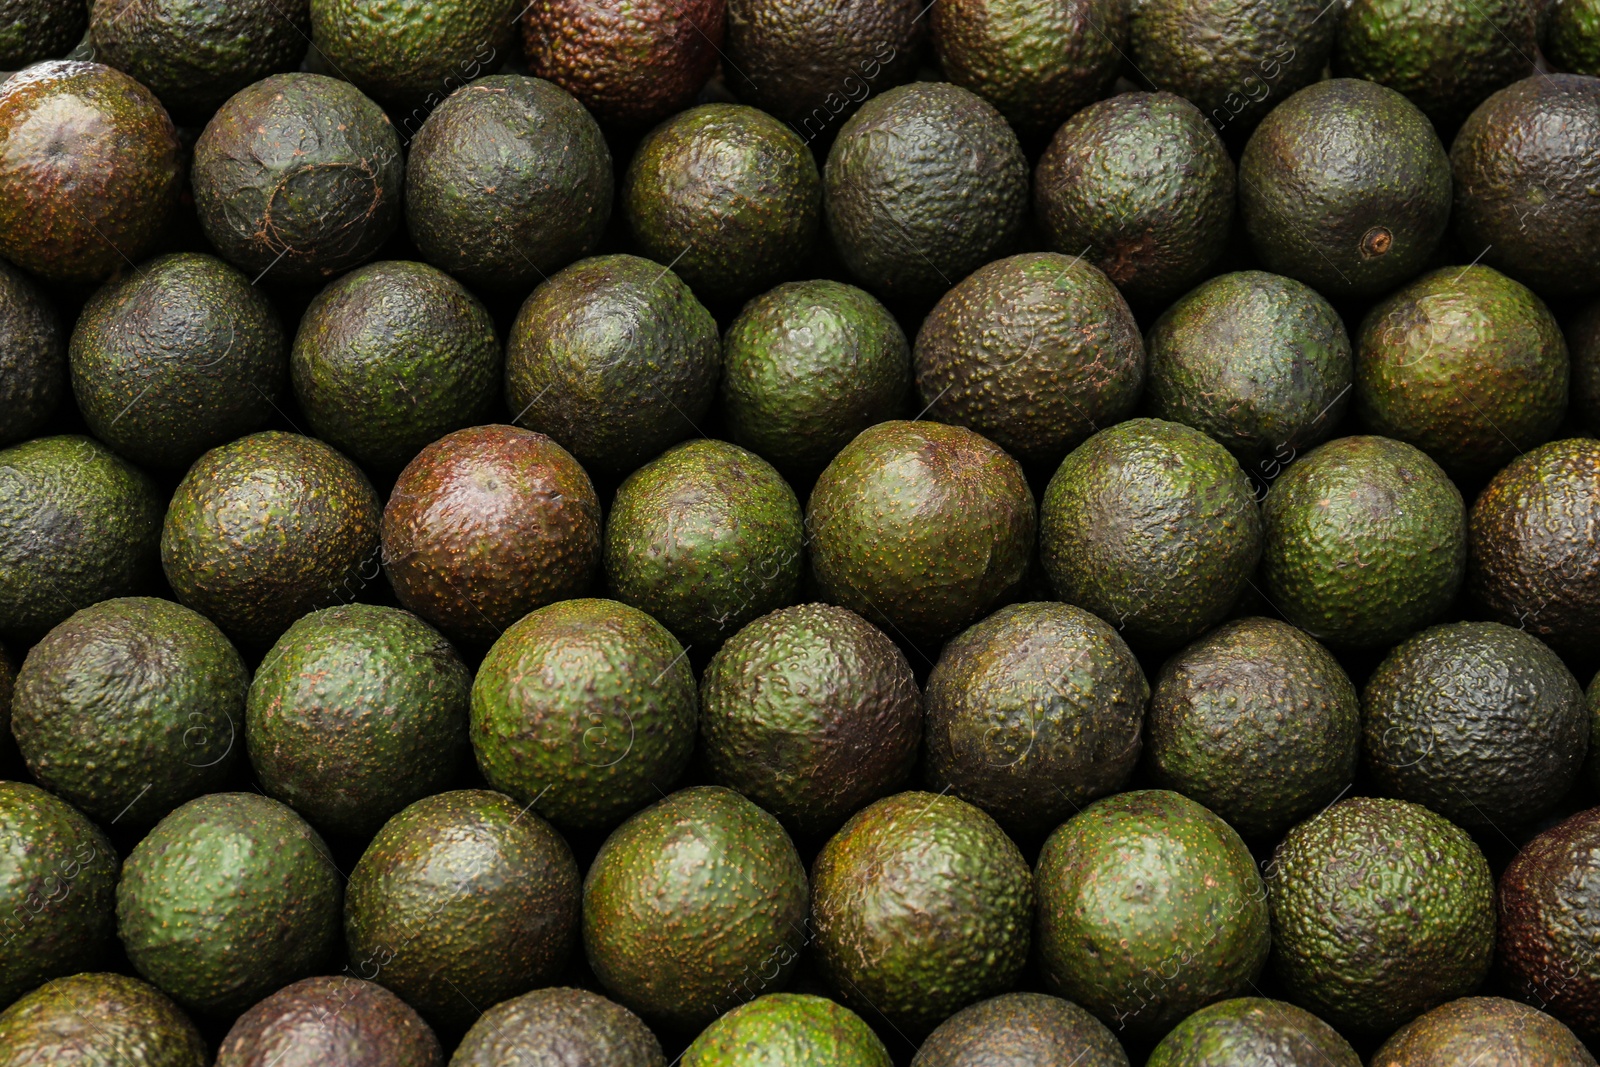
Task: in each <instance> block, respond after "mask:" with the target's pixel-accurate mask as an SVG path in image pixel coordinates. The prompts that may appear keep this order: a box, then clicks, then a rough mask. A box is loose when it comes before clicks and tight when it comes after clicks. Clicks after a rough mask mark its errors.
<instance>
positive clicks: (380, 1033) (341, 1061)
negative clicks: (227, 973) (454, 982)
mask: <svg viewBox="0 0 1600 1067" xmlns="http://www.w3.org/2000/svg"><path fill="white" fill-rule="evenodd" d="M329 1064H336V1065H337V1067H443V1064H444V1054H443V1052H442V1051H441V1050H440V1048H439V1039H438V1038H436V1037H434V1036H433V1031H432V1030H430V1029H428V1024H427V1023H425V1022H423V1021H422V1019H421V1017H420V1016H418V1015H417V1013H416V1012H415V1011H413V1010H411V1007H410V1006H409V1005H407V1004H406V1002H405V1001H403V1000H401V999H400V998H399V997H397V996H395V995H394V994H393V993H391V992H389V991H388V990H387V989H385V988H383V987H382V986H381V985H377V984H375V983H373V982H367V981H363V980H361V979H360V978H351V977H350V976H349V975H339V976H337V977H333V978H306V979H303V980H301V981H299V982H296V983H294V984H293V985H289V986H285V987H284V988H282V989H280V990H278V991H277V992H276V993H274V994H272V996H270V997H268V998H267V999H266V1000H263V1001H261V1002H260V1003H259V1004H257V1005H256V1006H255V1007H253V1008H251V1009H250V1010H249V1011H247V1012H245V1013H244V1014H243V1015H241V1016H239V1018H238V1019H237V1020H236V1021H235V1022H234V1024H233V1028H232V1029H230V1030H229V1031H228V1036H227V1037H226V1038H224V1039H223V1042H222V1047H221V1048H219V1049H218V1050H217V1062H216V1067H325V1065H329Z"/></svg>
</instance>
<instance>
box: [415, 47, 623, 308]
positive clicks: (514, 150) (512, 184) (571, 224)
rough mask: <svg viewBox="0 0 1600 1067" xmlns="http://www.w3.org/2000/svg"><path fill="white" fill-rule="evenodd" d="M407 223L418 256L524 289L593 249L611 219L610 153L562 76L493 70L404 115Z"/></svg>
mask: <svg viewBox="0 0 1600 1067" xmlns="http://www.w3.org/2000/svg"><path fill="white" fill-rule="evenodd" d="M400 125H401V130H402V132H403V134H404V135H405V136H406V137H407V139H408V140H409V141H410V151H409V153H408V154H407V156H406V180H405V187H406V191H405V196H406V226H407V228H408V229H409V230H410V233H411V240H412V242H413V243H414V244H415V245H416V246H417V249H418V250H419V251H420V252H421V253H422V256H423V258H424V259H426V260H427V261H428V262H430V263H432V264H433V265H434V266H436V267H440V268H443V269H444V270H447V271H449V272H450V273H451V274H453V275H455V276H456V277H457V278H460V279H461V280H462V281H464V282H467V283H468V284H469V285H473V286H476V287H479V288H482V289H486V290H492V291H498V292H506V291H511V292H519V293H520V292H522V291H525V290H527V289H528V288H530V287H531V286H532V285H533V284H534V283H535V282H537V281H539V280H540V279H542V278H543V277H545V276H546V275H548V274H554V273H555V272H556V271H558V270H560V269H561V268H562V267H565V266H566V265H567V264H568V263H571V262H572V261H573V260H576V259H581V258H582V257H584V256H587V255H589V254H590V253H592V252H593V251H594V250H595V246H596V245H598V244H599V243H600V238H601V236H602V235H603V234H604V233H605V229H606V223H607V222H609V221H610V219H611V194H612V183H613V178H612V174H611V152H610V150H609V149H608V148H607V147H606V142H605V138H604V137H603V136H602V135H601V133H600V124H599V123H597V122H595V120H594V117H593V116H591V115H590V114H589V113H588V112H587V111H585V110H584V109H583V105H582V104H579V103H578V101H577V100H575V99H573V96H572V94H571V93H569V92H567V91H566V90H564V89H562V88H561V87H560V86H557V85H553V84H551V83H550V82H547V81H542V80H540V79H538V78H525V77H522V76H520V75H511V74H491V75H490V76H488V77H486V78H481V79H479V80H478V81H475V82H473V83H472V84H471V85H468V86H465V87H463V88H462V89H461V90H460V91H459V92H456V93H452V94H451V95H450V96H449V97H447V98H446V99H445V100H444V102H443V103H441V104H440V105H439V106H438V107H437V108H436V109H434V111H433V112H432V114H430V115H428V116H427V121H425V122H423V123H422V127H421V129H414V128H413V127H412V124H411V120H410V119H409V118H408V119H402V120H401V123H400Z"/></svg>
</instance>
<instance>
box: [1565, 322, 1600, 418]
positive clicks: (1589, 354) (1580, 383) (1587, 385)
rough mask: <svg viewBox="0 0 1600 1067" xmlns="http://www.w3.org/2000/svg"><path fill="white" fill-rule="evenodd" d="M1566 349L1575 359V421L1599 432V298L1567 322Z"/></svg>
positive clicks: (1573, 408) (1571, 399)
mask: <svg viewBox="0 0 1600 1067" xmlns="http://www.w3.org/2000/svg"><path fill="white" fill-rule="evenodd" d="M1566 338H1567V352H1568V356H1569V357H1570V361H1571V363H1572V388H1571V395H1570V397H1569V400H1570V401H1571V403H1572V414H1573V417H1574V421H1576V422H1577V423H1578V424H1579V425H1581V426H1582V427H1583V428H1584V429H1586V430H1587V431H1588V432H1589V433H1590V434H1591V435H1593V436H1600V300H1596V301H1594V302H1592V303H1590V304H1589V305H1588V306H1586V307H1584V308H1583V309H1582V310H1581V311H1579V312H1578V313H1577V315H1576V316H1574V318H1573V320H1572V322H1571V323H1570V324H1569V325H1568V326H1567V330H1566Z"/></svg>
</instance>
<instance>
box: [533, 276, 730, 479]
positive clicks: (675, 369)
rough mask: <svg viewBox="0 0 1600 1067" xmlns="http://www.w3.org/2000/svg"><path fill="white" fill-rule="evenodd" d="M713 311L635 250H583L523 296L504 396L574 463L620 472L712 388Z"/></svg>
mask: <svg viewBox="0 0 1600 1067" xmlns="http://www.w3.org/2000/svg"><path fill="white" fill-rule="evenodd" d="M720 347H721V346H720V345H719V343H718V338H717V324H716V320H714V319H713V318H712V317H711V313H710V312H709V311H707V310H706V309H705V308H704V307H702V306H701V304H700V302H699V301H698V300H696V299H695V298H694V294H693V293H691V292H690V291H689V287H688V286H687V285H685V284H683V282H682V280H680V279H679V278H678V276H677V275H676V274H673V273H672V271H671V270H670V269H669V268H667V267H663V266H661V265H660V264H658V263H652V262H650V261H649V260H648V259H640V258H639V257H638V256H629V255H611V256H595V257H593V258H592V259H584V260H579V261H578V262H577V263H574V264H573V265H572V266H570V267H568V268H566V269H565V270H563V271H562V272H561V273H559V274H557V275H555V276H554V277H552V278H551V279H550V280H549V281H547V282H544V283H543V284H542V285H540V286H539V287H538V288H537V289H535V290H534V291H533V293H532V294H531V295H530V296H529V297H528V299H527V300H526V301H525V302H524V303H523V305H522V309H521V310H520V311H519V312H517V318H516V321H515V322H514V323H513V324H512V326H511V336H510V337H509V338H508V339H507V341H506V401H507V403H508V404H509V405H510V406H511V410H512V411H514V412H516V413H517V415H516V417H515V418H514V419H513V420H512V421H513V422H515V423H517V425H519V426H524V427H526V428H528V429H530V430H537V431H539V432H541V433H547V434H549V435H550V436H551V437H553V438H555V439H556V441H558V442H560V444H561V446H562V447H563V448H566V449H568V450H570V451H571V452H572V454H573V455H574V456H576V457H577V458H578V461H579V462H580V463H583V464H584V465H585V466H589V467H593V468H594V469H596V470H599V471H603V472H605V473H607V474H627V473H628V472H629V471H632V470H634V469H635V468H636V467H638V466H639V465H640V464H642V463H644V462H645V461H646V460H649V459H653V458H654V457H656V456H657V455H659V454H660V453H661V451H662V450H663V449H665V448H666V447H667V446H668V445H672V444H676V443H677V442H679V441H681V440H683V439H684V438H686V437H688V436H690V435H691V434H693V433H695V432H696V425H695V424H696V422H697V421H698V420H700V419H703V418H705V415H706V412H707V411H708V410H709V409H710V407H711V401H712V400H713V399H714V398H715V396H716V392H717V377H718V375H719V373H720V371H721V364H722V358H721V352H720Z"/></svg>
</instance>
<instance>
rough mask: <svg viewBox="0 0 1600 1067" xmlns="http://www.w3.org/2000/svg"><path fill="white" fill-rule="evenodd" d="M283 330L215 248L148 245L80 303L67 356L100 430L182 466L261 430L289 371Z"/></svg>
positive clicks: (143, 459)
mask: <svg viewBox="0 0 1600 1067" xmlns="http://www.w3.org/2000/svg"><path fill="white" fill-rule="evenodd" d="M288 348H289V343H288V338H287V337H285V335H284V332H283V324H282V322H281V321H280V320H279V318H278V312H277V311H276V310H275V309H274V308H273V306H272V302H271V301H270V300H268V299H267V296H266V294H264V293H262V292H261V290H259V289H256V288H254V287H253V286H251V285H250V282H249V279H247V278H245V276H244V275H242V274H240V273H239V272H238V271H236V270H234V269H233V268H232V267H230V266H228V265H227V264H226V263H224V262H223V261H222V260H220V259H217V258H216V257H215V256H207V255H201V254H199V253H194V252H179V253H174V254H172V255H166V256H159V257H157V258H156V259H153V260H151V261H150V262H149V263H146V264H144V265H143V267H141V268H140V269H139V270H138V271H137V272H135V273H130V274H128V275H126V276H124V277H122V278H120V279H118V280H116V281H112V282H109V283H107V284H106V285H105V286H104V287H102V288H101V289H100V290H99V291H98V292H96V293H95V294H94V295H93V296H92V297H90V298H89V302H88V303H87V304H85V305H84V308H83V312H82V313H81V314H80V315H79V316H78V323H77V325H76V326H75V327H74V328H73V331H72V343H71V345H70V346H69V348H68V353H67V354H68V359H69V361H70V365H71V370H72V392H73V395H74V396H75V397H76V398H77V401H78V410H80V411H81V412H83V417H84V421H86V422H87V423H88V424H89V429H90V430H91V431H93V432H94V435H95V436H96V437H98V438H100V440H102V441H104V442H106V443H107V444H108V445H110V446H111V447H112V448H114V449H116V450H117V451H118V452H120V453H122V454H123V455H125V456H127V457H128V458H129V459H131V460H133V461H134V462H135V463H143V464H147V465H149V466H153V467H169V468H172V467H175V468H178V469H182V468H184V467H187V466H188V465H189V464H190V463H192V462H194V460H195V459H196V458H197V457H198V456H199V455H200V454H201V453H202V452H204V451H206V450H207V449H208V448H215V447H216V446H217V445H220V444H224V443H226V442H228V441H231V440H233V439H234V438H236V437H240V436H242V435H243V434H246V433H250V432H252V431H254V430H258V429H260V428H261V427H262V426H263V425H264V424H265V423H266V422H267V421H268V420H269V419H271V418H272V416H273V414H274V411H275V405H276V399H277V396H278V394H279V393H280V392H282V391H283V386H284V382H285V380H286V379H287V378H288V362H289V361H288Z"/></svg>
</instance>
